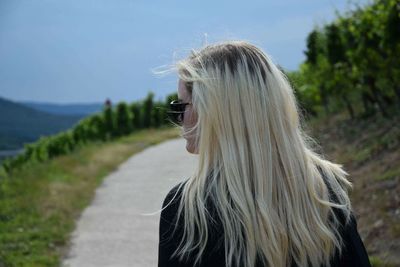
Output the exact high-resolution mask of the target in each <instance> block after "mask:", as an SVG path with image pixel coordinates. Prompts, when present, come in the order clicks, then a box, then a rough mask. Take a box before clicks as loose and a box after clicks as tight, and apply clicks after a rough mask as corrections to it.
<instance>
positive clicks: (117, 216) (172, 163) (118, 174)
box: [62, 139, 197, 267]
mask: <svg viewBox="0 0 400 267" xmlns="http://www.w3.org/2000/svg"><path fill="white" fill-rule="evenodd" d="M196 160H197V157H196V156H193V155H191V154H189V153H188V152H187V151H186V149H185V141H184V140H183V139H174V140H171V141H167V142H164V143H161V144H159V145H156V146H153V147H150V148H148V149H146V150H144V151H142V152H141V153H139V154H136V155H134V156H133V157H131V158H130V159H129V160H127V161H126V162H124V163H123V164H122V165H120V166H119V168H118V169H117V170H116V171H115V172H113V173H111V174H110V175H109V176H108V177H106V178H105V180H104V182H103V184H102V185H101V186H100V187H99V188H98V189H97V191H96V196H95V198H94V199H93V202H92V203H91V205H90V206H89V207H87V208H86V209H85V210H84V212H83V213H82V216H81V218H80V219H79V221H78V223H77V228H76V229H75V231H74V233H73V234H72V246H71V249H70V251H69V253H68V256H67V258H66V259H64V261H63V264H62V266H70V267H94V266H96V267H104V266H112V267H122V266H124V267H125V266H129V267H152V266H157V258H158V254H157V253H158V226H159V218H160V214H159V213H156V214H155V215H144V214H145V213H154V212H156V211H158V210H159V209H161V205H162V201H163V200H164V198H165V196H166V194H167V193H168V191H169V190H170V189H171V188H172V187H173V186H174V185H176V184H177V183H179V182H180V181H183V180H185V179H186V178H187V177H189V176H190V175H191V174H192V172H193V170H194V166H195V163H196Z"/></svg>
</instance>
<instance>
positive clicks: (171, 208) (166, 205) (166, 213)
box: [161, 180, 187, 223]
mask: <svg viewBox="0 0 400 267" xmlns="http://www.w3.org/2000/svg"><path fill="white" fill-rule="evenodd" d="M186 182H187V180H185V181H182V182H180V183H178V184H176V185H175V186H173V187H172V189H170V190H169V192H168V193H167V195H166V196H165V198H164V200H163V204H162V208H161V223H163V222H166V223H173V221H174V220H176V218H175V217H176V215H177V211H178V208H179V203H180V199H181V197H182V191H183V186H184V185H185V183H186Z"/></svg>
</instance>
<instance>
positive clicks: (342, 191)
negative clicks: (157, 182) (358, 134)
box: [173, 41, 352, 267]
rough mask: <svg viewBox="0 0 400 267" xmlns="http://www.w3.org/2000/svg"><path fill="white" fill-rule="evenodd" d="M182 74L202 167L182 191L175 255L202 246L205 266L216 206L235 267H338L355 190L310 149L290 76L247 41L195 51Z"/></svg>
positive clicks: (182, 66) (339, 171) (229, 262)
mask: <svg viewBox="0 0 400 267" xmlns="http://www.w3.org/2000/svg"><path fill="white" fill-rule="evenodd" d="M176 68H177V71H178V74H179V77H180V79H182V80H183V81H185V82H186V83H187V85H188V89H189V91H190V93H191V95H192V102H193V108H194V109H195V111H196V113H197V115H198V120H197V123H196V125H195V126H194V127H193V128H192V129H189V130H188V131H187V132H185V133H184V134H186V135H191V134H194V135H195V136H196V144H197V146H198V153H199V161H198V165H197V168H196V170H195V172H194V175H193V176H192V177H190V178H189V179H188V180H187V182H186V183H185V184H184V186H183V188H182V198H181V200H180V202H179V209H178V218H179V217H180V215H183V216H182V218H183V225H184V229H183V236H182V240H181V242H180V244H179V247H178V248H177V250H176V251H175V253H174V255H173V256H179V258H180V260H183V259H184V258H185V255H186V256H188V255H189V253H191V252H193V251H194V249H197V251H198V253H197V255H195V256H196V257H195V259H196V260H195V262H196V263H199V262H200V261H201V257H202V253H203V252H204V250H205V247H206V244H207V240H208V234H209V232H210V231H209V222H210V221H211V220H213V219H212V218H210V214H209V211H208V210H207V208H208V206H207V205H206V202H207V201H208V200H210V201H211V203H213V205H214V207H215V210H216V214H217V216H218V218H219V220H220V221H221V223H222V227H223V229H224V235H223V238H224V244H225V260H226V264H227V266H248V267H250V266H251V267H252V266H255V264H256V262H257V261H260V262H261V263H262V264H263V266H274V267H280V266H290V265H291V264H292V263H296V264H297V265H298V266H313V267H316V266H320V265H321V264H325V265H326V266H330V264H329V261H330V259H331V258H332V257H333V255H334V253H335V252H336V251H338V252H339V253H341V248H342V245H343V240H342V238H341V236H340V234H339V231H338V228H339V226H340V223H341V222H340V218H339V216H338V215H337V214H336V212H334V210H335V209H338V210H340V211H341V212H342V213H343V214H344V216H345V217H344V218H345V219H346V223H348V222H349V220H350V215H351V204H350V200H349V197H348V194H347V189H348V188H351V186H352V185H351V183H350V182H349V181H348V180H347V179H346V175H348V174H347V172H346V171H344V170H343V169H342V166H341V165H338V164H335V163H332V162H330V161H328V160H326V159H323V157H322V156H321V155H318V154H317V153H316V152H314V151H313V150H312V148H311V142H312V141H313V140H312V139H311V138H310V137H308V136H307V135H306V134H305V133H304V131H303V130H302V129H301V125H300V118H299V112H298V107H297V103H296V99H295V96H294V94H293V90H292V88H291V86H290V84H289V82H288V81H287V78H286V76H285V75H284V74H283V73H282V72H281V71H280V70H279V69H278V68H277V67H276V66H275V65H274V64H273V62H272V61H271V59H270V58H269V57H268V56H267V55H266V54H265V53H264V52H263V51H262V50H261V49H259V48H258V47H256V46H254V45H252V44H250V43H248V42H245V41H228V42H222V43H217V44H212V45H208V46H206V47H204V48H202V49H200V50H199V51H192V54H191V55H190V56H189V57H187V58H186V59H183V60H181V61H178V62H177V63H176ZM329 191H331V193H332V194H330V193H329ZM333 199H334V200H335V201H333Z"/></svg>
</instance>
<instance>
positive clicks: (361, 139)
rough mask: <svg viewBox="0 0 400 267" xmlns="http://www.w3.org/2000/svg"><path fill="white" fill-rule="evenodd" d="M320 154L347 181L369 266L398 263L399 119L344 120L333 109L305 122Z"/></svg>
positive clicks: (399, 218)
mask: <svg viewBox="0 0 400 267" xmlns="http://www.w3.org/2000/svg"><path fill="white" fill-rule="evenodd" d="M308 125H309V132H311V133H309V134H310V135H311V136H313V137H314V138H316V139H317V140H318V141H319V144H320V145H321V147H322V152H323V154H324V155H325V157H326V158H328V159H329V160H332V161H334V162H337V163H340V164H343V165H344V168H345V169H346V171H347V172H348V173H349V179H350V180H351V181H352V182H353V190H352V192H351V199H352V203H353V208H354V211H355V214H356V216H357V219H358V229H359V232H360V235H361V237H362V239H363V240H364V243H365V245H366V248H367V250H368V253H369V255H370V257H371V261H372V263H373V265H374V266H400V258H399V253H400V118H399V117H397V118H393V119H384V118H381V117H379V116H377V117H373V118H369V119H366V120H362V121H361V120H360V121H350V120H348V119H347V115H343V114H337V115H336V116H333V117H331V118H329V119H323V118H320V119H316V120H313V121H310V122H309V124H308Z"/></svg>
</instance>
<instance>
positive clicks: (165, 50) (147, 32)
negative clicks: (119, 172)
mask: <svg viewBox="0 0 400 267" xmlns="http://www.w3.org/2000/svg"><path fill="white" fill-rule="evenodd" d="M353 2H359V3H360V4H362V5H363V4H365V3H368V2H369V1H368V0H359V1H353ZM349 8H350V4H349V2H348V0H280V1H278V0H273V1H271V0H263V1H261V0H248V1H235V0H221V1H217V0H214V1H212V0H201V1H184V0H163V1H162V0H153V1H144V0H113V1H111V0H0V97H4V98H8V99H10V100H13V101H34V102H50V103H60V104H61V103H63V104H66V103H101V102H104V101H105V99H107V98H109V99H110V100H111V101H112V102H119V101H126V102H131V101H136V100H140V99H143V98H144V97H145V96H146V95H147V93H148V92H149V91H152V92H153V93H154V94H155V99H156V100H161V99H164V98H165V96H166V95H167V94H170V93H173V92H176V88H177V79H178V78H177V76H176V74H175V73H170V74H169V75H158V74H156V73H155V72H156V71H158V70H163V69H165V68H168V66H170V65H171V64H173V62H176V61H177V60H179V59H182V58H184V57H185V56H187V55H188V53H189V51H190V50H191V49H197V48H200V47H201V46H203V45H204V44H210V43H214V42H220V41H225V40H246V41H249V42H251V43H253V44H255V45H257V46H259V47H260V48H261V49H262V50H263V51H265V52H266V53H268V54H269V55H270V56H271V57H272V59H273V60H274V62H275V63H276V64H279V65H281V66H282V67H283V68H284V69H286V70H296V69H297V68H298V66H299V64H300V63H301V62H302V61H304V52H303V51H304V50H305V40H306V38H307V35H308V34H309V33H310V32H311V31H312V29H313V28H314V27H316V26H322V25H323V24H325V23H329V22H331V21H333V20H334V19H335V10H337V11H339V12H340V13H343V12H344V11H345V10H348V9H349Z"/></svg>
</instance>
